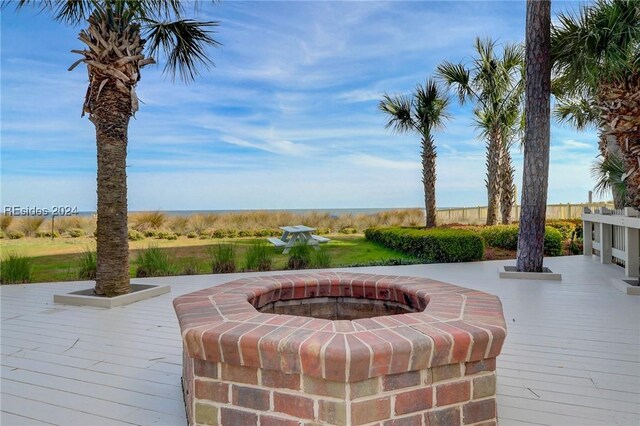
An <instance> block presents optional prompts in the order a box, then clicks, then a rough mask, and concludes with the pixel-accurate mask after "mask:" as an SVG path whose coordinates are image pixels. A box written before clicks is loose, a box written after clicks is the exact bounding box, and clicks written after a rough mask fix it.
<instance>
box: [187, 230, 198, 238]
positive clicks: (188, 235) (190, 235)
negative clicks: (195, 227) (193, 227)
mask: <svg viewBox="0 0 640 426" xmlns="http://www.w3.org/2000/svg"><path fill="white" fill-rule="evenodd" d="M197 236H198V234H196V233H195V232H193V231H191V232H189V233H188V234H187V238H196V237H197Z"/></svg>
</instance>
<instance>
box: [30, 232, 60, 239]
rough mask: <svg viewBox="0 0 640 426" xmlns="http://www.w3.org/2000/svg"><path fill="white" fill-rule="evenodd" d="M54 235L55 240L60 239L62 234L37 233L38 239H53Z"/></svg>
mask: <svg viewBox="0 0 640 426" xmlns="http://www.w3.org/2000/svg"><path fill="white" fill-rule="evenodd" d="M52 235H53V238H59V237H60V234H59V233H58V231H53V232H51V231H36V238H51V237H52Z"/></svg>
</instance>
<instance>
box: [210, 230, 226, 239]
mask: <svg viewBox="0 0 640 426" xmlns="http://www.w3.org/2000/svg"><path fill="white" fill-rule="evenodd" d="M226 236H227V231H226V230H224V229H214V230H213V231H211V237H212V238H224V237H226Z"/></svg>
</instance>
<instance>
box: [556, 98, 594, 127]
mask: <svg viewBox="0 0 640 426" xmlns="http://www.w3.org/2000/svg"><path fill="white" fill-rule="evenodd" d="M553 117H554V118H555V119H556V120H558V121H559V122H561V123H568V124H570V125H572V126H573V127H575V128H576V129H578V130H583V129H584V128H586V127H588V126H595V127H597V126H598V124H599V121H600V112H599V110H598V109H597V108H596V107H595V105H594V102H593V101H592V100H591V99H588V98H587V97H586V96H583V97H580V98H569V97H557V98H556V105H555V108H554V109H553Z"/></svg>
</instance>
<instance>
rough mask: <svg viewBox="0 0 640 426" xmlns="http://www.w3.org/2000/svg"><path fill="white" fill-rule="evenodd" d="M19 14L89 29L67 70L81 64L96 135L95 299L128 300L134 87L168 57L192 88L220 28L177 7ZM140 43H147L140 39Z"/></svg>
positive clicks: (81, 7)
mask: <svg viewBox="0 0 640 426" xmlns="http://www.w3.org/2000/svg"><path fill="white" fill-rule="evenodd" d="M15 4H17V7H18V9H20V8H22V7H23V6H26V5H34V6H36V7H38V8H40V9H41V10H42V11H43V12H46V13H51V14H52V15H53V18H54V19H55V20H57V21H61V22H63V23H66V24H70V25H77V24H81V23H84V22H87V23H88V27H87V28H86V29H84V30H82V31H80V35H79V39H80V41H82V42H83V43H84V44H85V45H86V48H85V49H84V50H74V51H73V52H75V53H78V54H79V55H81V56H82V58H81V59H79V60H78V61H77V62H76V63H74V64H73V65H72V66H71V68H70V70H71V69H73V68H74V67H76V66H77V65H79V64H81V63H84V64H85V65H86V66H87V72H88V74H89V87H88V88H87V93H86V96H85V100H84V105H83V107H82V111H83V114H84V113H87V114H89V119H90V120H91V121H92V122H93V124H94V126H95V129H96V145H97V153H98V179H97V193H98V206H97V213H98V219H97V233H96V240H97V273H96V286H95V293H96V294H97V295H103V296H108V297H113V296H117V295H121V294H126V293H129V291H130V289H131V287H130V283H129V248H128V247H129V246H128V239H127V234H128V229H127V175H126V156H127V143H128V140H127V131H128V126H129V119H130V118H131V117H132V116H133V115H134V114H135V112H136V111H137V110H138V105H139V104H138V97H137V95H136V91H135V88H136V85H137V84H138V81H139V80H140V77H141V75H140V73H141V70H142V68H143V67H145V66H146V65H149V64H152V63H154V62H155V60H154V59H153V56H156V57H157V55H164V56H165V57H166V61H167V63H166V66H165V68H164V70H165V72H169V73H170V74H171V75H172V76H173V77H175V75H176V73H177V74H179V75H180V77H181V78H182V79H183V80H185V81H190V80H193V79H194V77H195V76H196V75H197V66H198V65H205V66H207V65H209V64H210V63H211V61H210V60H209V58H208V57H207V53H206V47H207V46H215V45H217V44H218V43H217V42H216V41H215V40H214V39H213V38H212V37H211V33H210V31H209V29H210V28H211V27H214V26H216V25H217V23H216V22H199V21H195V20H191V19H185V18H184V17H183V15H184V12H185V5H186V4H189V5H191V6H194V5H196V4H197V2H193V1H190V2H187V1H180V0H139V1H124V0H76V1H53V0H46V1H33V0H20V1H18V2H17V3H15ZM143 36H144V37H145V38H143Z"/></svg>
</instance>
